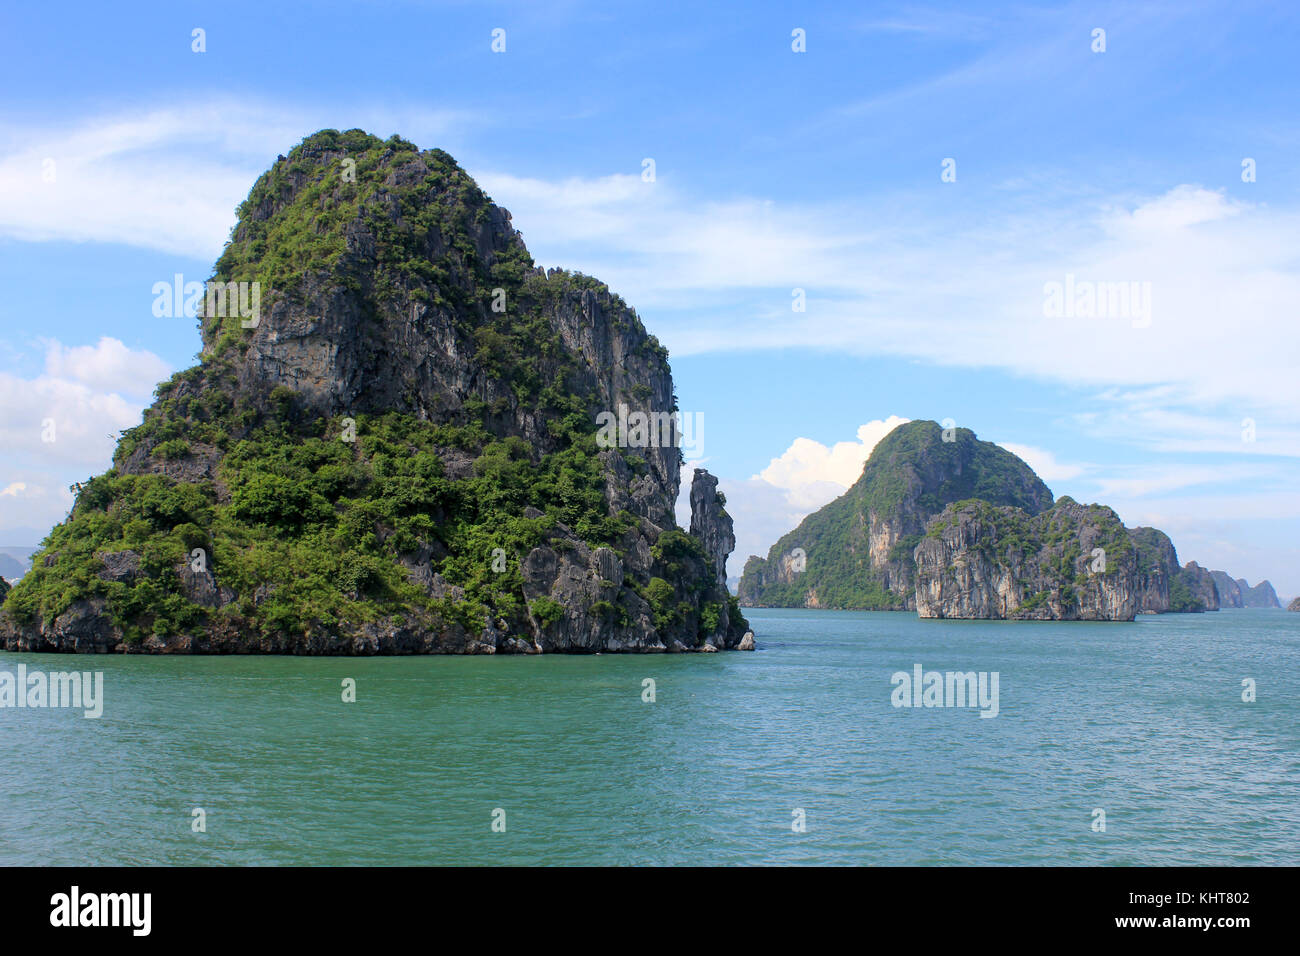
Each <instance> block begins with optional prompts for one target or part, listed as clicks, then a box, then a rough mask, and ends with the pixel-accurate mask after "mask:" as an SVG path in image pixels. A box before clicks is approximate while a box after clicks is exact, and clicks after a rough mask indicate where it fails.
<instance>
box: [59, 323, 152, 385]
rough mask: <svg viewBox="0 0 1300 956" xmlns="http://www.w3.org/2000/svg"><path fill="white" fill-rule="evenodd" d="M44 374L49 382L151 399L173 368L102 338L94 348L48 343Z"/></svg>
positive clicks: (148, 355) (112, 340)
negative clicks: (150, 395) (59, 381)
mask: <svg viewBox="0 0 1300 956" xmlns="http://www.w3.org/2000/svg"><path fill="white" fill-rule="evenodd" d="M45 374H46V375H47V376H49V377H50V378H56V379H68V380H71V381H74V382H80V383H81V384H83V385H86V386H88V387H90V388H92V389H96V390H98V391H102V392H117V393H121V394H123V395H136V396H140V395H149V394H151V393H152V392H153V389H154V386H155V385H156V384H157V383H158V382H160V381H162V380H163V379H165V378H166V377H167V376H168V375H169V374H171V368H170V367H169V366H168V365H167V363H166V362H164V361H163V360H162V359H160V358H159V357H158V356H157V355H154V354H153V353H152V352H147V351H143V350H139V351H137V350H133V349H129V348H127V347H126V346H125V345H124V344H123V343H122V342H120V341H118V340H117V339H113V338H109V337H108V336H103V337H102V338H100V340H99V341H98V342H97V343H96V344H95V345H78V346H75V347H73V348H68V347H66V346H64V345H62V344H60V343H59V342H55V341H49V342H47V343H46V352H45Z"/></svg>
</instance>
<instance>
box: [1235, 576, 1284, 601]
mask: <svg viewBox="0 0 1300 956" xmlns="http://www.w3.org/2000/svg"><path fill="white" fill-rule="evenodd" d="M1245 583H1246V581H1245V579H1244V578H1243V579H1242V580H1241V581H1239V582H1238V584H1240V585H1244V584H1245ZM1241 597H1242V605H1243V606H1244V607H1281V606H1282V602H1281V601H1279V600H1278V599H1277V592H1276V591H1274V590H1273V585H1272V584H1270V583H1269V582H1268V581H1267V580H1265V581H1260V582H1259V583H1258V584H1256V585H1255V586H1254V587H1253V588H1251V587H1248V588H1247V589H1246V591H1245V592H1244V593H1243V594H1242V596H1241Z"/></svg>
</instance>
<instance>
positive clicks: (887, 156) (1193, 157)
mask: <svg viewBox="0 0 1300 956" xmlns="http://www.w3.org/2000/svg"><path fill="white" fill-rule="evenodd" d="M195 28H201V29H203V30H204V31H205V41H206V52H203V53H195V52H193V51H192V49H191V46H192V31H193V30H194V29H195ZM495 28H501V29H504V30H505V31H506V33H505V37H506V50H505V52H504V53H494V52H493V51H492V50H491V42H492V31H493V29H495ZM796 28H799V29H802V30H803V31H805V34H806V52H803V53H796V52H794V51H793V50H792V49H791V42H792V41H791V33H792V31H793V30H794V29H796ZM1096 29H1103V30H1105V51H1104V52H1095V51H1094V50H1093V46H1094V43H1095V41H1094V38H1093V31H1094V30H1096ZM1297 49H1300V15H1298V14H1296V13H1293V12H1292V11H1291V10H1290V9H1288V8H1287V6H1286V5H1264V4H1258V5H1257V4H1251V3H1231V4H1229V3H1170V4H1141V5H1134V4H1105V3H1088V4H1014V5H999V4H980V5H971V4H799V5H795V4H783V3H766V4H765V3H747V4H718V5H708V6H707V7H706V6H705V5H701V4H694V3H684V4H672V3H659V4H644V5H643V4H626V5H624V4H609V3H584V2H571V3H557V4H541V3H528V4H508V3H500V4H493V3H472V4H471V3H404V2H387V3H381V2H375V3H364V2H362V3H350V4H332V3H314V4H310V5H308V4H294V3H276V4H265V3H262V4H246V3H239V2H235V3H221V4H201V3H157V4H148V3H142V4H134V5H132V6H131V8H130V9H129V10H123V9H120V8H113V7H106V6H103V5H100V4H76V3H74V4H64V5H61V6H60V8H59V9H58V10H57V11H56V10H54V9H52V8H51V9H47V8H43V7H40V6H38V5H28V6H27V7H25V8H21V9H19V8H14V7H13V6H12V5H11V7H10V8H7V9H6V10H5V12H4V13H3V14H0V77H2V78H3V82H4V89H5V90H6V92H7V95H6V97H5V98H4V101H3V103H2V104H0V291H2V292H3V294H2V295H0V439H3V441H4V442H5V447H6V449H7V453H6V455H5V457H4V459H3V464H2V465H0V544H3V545H20V544H32V543H35V542H36V540H38V539H39V537H40V536H42V535H43V534H44V533H45V532H46V531H47V530H48V529H49V527H50V525H51V524H52V523H54V522H55V521H57V520H59V519H60V518H61V517H62V516H63V514H64V513H66V509H67V507H68V504H69V503H70V500H69V497H68V495H67V491H66V486H67V485H68V484H69V483H70V482H71V481H75V480H80V479H84V478H85V477H87V476H88V475H90V474H93V473H96V472H98V471H101V470H103V468H104V467H106V465H107V463H108V461H109V456H110V453H111V448H112V444H113V443H112V438H111V436H112V435H113V434H115V433H116V432H117V431H119V430H120V429H121V428H123V427H128V426H129V425H131V424H133V423H135V422H136V421H138V419H139V412H140V408H141V407H142V405H143V404H145V403H146V402H147V400H148V396H149V393H150V391H151V390H152V387H153V384H154V383H155V382H156V381H157V380H158V379H159V378H161V377H164V376H165V375H166V374H168V373H169V372H170V371H173V370H176V369H178V368H182V367H185V366H187V365H189V364H192V361H193V356H194V353H195V351H196V350H197V347H198V335H197V331H196V329H195V327H194V323H193V322H192V321H189V320H185V319H157V318H154V317H153V315H152V312H151V304H152V298H153V297H152V294H151V291H150V290H151V288H152V285H153V283H155V282H157V281H160V280H168V279H170V278H171V276H172V275H174V274H175V273H178V272H179V273H182V274H184V275H186V277H187V279H190V278H192V279H203V278H206V277H207V275H208V273H209V269H210V266H211V263H212V260H213V259H214V258H215V256H216V254H217V253H218V252H219V251H220V248H221V245H222V243H223V241H224V240H225V238H226V236H227V234H228V231H229V228H230V226H231V224H232V223H233V221H234V207H235V205H236V204H237V203H238V202H239V200H240V199H242V198H243V196H244V195H245V194H246V193H247V191H248V188H249V186H251V184H252V181H253V179H254V178H255V177H256V176H257V175H258V173H260V172H261V171H262V170H263V169H264V168H266V166H268V165H269V164H270V163H271V162H272V161H273V160H274V158H275V156H276V155H277V154H280V153H284V152H287V151H288V150H289V149H290V148H291V147H292V146H293V144H294V143H296V142H297V141H298V140H300V139H301V138H302V137H303V136H305V135H307V134H309V133H311V132H313V131H315V130H317V129H320V128H324V127H333V128H337V129H346V128H350V127H353V126H360V127H362V128H364V129H367V130H369V131H371V132H373V133H376V134H378V135H381V136H387V135H389V134H391V133H400V134H401V135H403V136H405V137H407V138H408V139H411V140H413V141H415V142H416V143H418V144H419V145H420V146H423V147H433V146H440V147H442V148H444V149H446V150H447V151H448V152H450V153H451V154H452V155H453V156H455V157H456V158H457V159H458V160H459V161H460V162H461V164H462V165H463V166H464V167H465V168H466V169H467V170H468V171H469V172H470V173H471V174H472V175H473V176H474V177H475V178H476V179H477V180H478V181H479V183H480V184H481V185H482V186H483V187H484V188H485V189H486V190H487V191H488V193H489V194H490V195H492V196H493V197H494V198H495V199H496V200H497V201H498V202H500V203H501V204H502V205H504V206H505V207H506V208H508V209H510V210H511V212H512V214H513V216H514V223H515V225H516V227H517V228H519V230H520V231H521V232H522V233H523V235H524V238H525V240H526V241H527V243H528V245H529V248H530V250H531V251H532V253H533V255H534V257H535V258H536V259H537V260H538V261H539V262H540V263H542V264H543V265H547V266H556V265H563V266H565V267H568V268H575V269H581V270H582V271H585V272H588V273H590V274H593V275H596V276H598V277H600V278H602V279H604V280H605V281H607V282H609V283H610V285H611V286H612V287H613V288H614V290H615V291H617V292H619V293H620V294H622V295H623V296H624V297H625V298H626V299H627V300H628V301H629V302H630V303H631V304H632V305H633V306H635V307H636V308H637V310H638V311H639V313H640V314H641V316H642V318H643V320H644V321H645V322H646V324H647V326H648V327H649V328H650V329H651V330H652V331H654V332H655V333H656V334H657V335H659V337H660V338H661V339H662V340H663V341H664V343H665V344H666V345H667V346H668V347H669V349H670V352H671V354H672V362H673V369H674V375H675V378H676V381H677V389H678V394H679V396H680V401H681V404H682V408H683V409H684V410H686V411H687V412H690V413H692V414H698V415H701V416H702V417H703V422H704V438H703V442H702V443H701V446H700V449H699V454H700V456H701V457H702V458H703V459H704V464H705V465H706V467H708V468H709V469H710V470H711V471H713V472H714V473H715V474H717V475H719V476H720V477H721V479H722V487H723V488H724V489H725V490H726V491H727V493H728V496H729V498H730V500H731V508H730V510H731V511H732V512H733V514H734V515H735V517H736V519H737V534H738V538H739V544H738V548H737V554H736V555H735V556H733V558H732V562H731V571H732V573H733V574H734V573H737V572H738V571H739V567H740V565H741V564H743V561H744V558H745V556H746V555H747V554H749V553H751V552H759V553H765V552H766V548H767V547H768V546H769V545H770V544H771V542H772V541H773V540H774V539H775V538H776V537H777V536H779V535H780V534H781V533H783V532H784V531H786V530H789V528H790V527H792V526H793V524H794V523H795V522H797V520H798V519H799V517H801V516H802V515H803V514H805V513H807V512H808V511H809V510H811V509H813V508H815V507H817V506H819V505H820V504H821V503H824V502H825V501H827V500H829V499H830V498H831V497H833V496H834V495H835V494H836V493H838V492H839V491H842V490H843V487H844V486H845V484H847V482H849V481H851V480H852V478H853V476H854V475H855V474H856V471H857V470H859V469H860V465H861V460H862V456H864V455H865V454H866V453H867V451H868V450H869V448H870V445H871V444H872V443H873V442H874V441H875V440H877V439H878V438H879V436H880V435H881V434H883V433H884V431H885V430H886V429H887V428H888V427H889V425H890V424H891V423H894V422H896V421H898V420H899V419H907V418H934V419H937V420H941V419H944V418H951V419H953V420H954V421H955V422H956V423H957V424H959V425H963V426H967V427H970V428H972V429H974V430H975V431H976V433H977V434H979V435H980V437H982V438H987V439H990V440H994V441H998V442H1000V443H1005V444H1007V445H1008V446H1009V447H1011V448H1012V449H1013V450H1016V451H1017V452H1019V453H1021V454H1023V455H1024V456H1025V457H1026V458H1027V460H1029V461H1030V463H1031V464H1033V465H1034V466H1035V467H1036V468H1037V469H1038V470H1039V471H1040V473H1041V474H1042V475H1043V477H1044V478H1045V480H1047V482H1048V484H1049V485H1050V486H1051V487H1052V489H1053V491H1055V492H1056V493H1057V494H1058V495H1060V494H1070V495H1072V496H1074V497H1076V498H1079V499H1081V500H1085V501H1101V502H1103V503H1105V504H1110V505H1111V506H1113V507H1115V508H1116V510H1117V511H1119V513H1120V515H1121V517H1122V518H1123V519H1124V520H1125V522H1126V523H1128V524H1130V525H1135V524H1155V525H1156V526H1157V527H1160V528H1163V529H1164V530H1166V531H1168V532H1169V533H1170V535H1171V536H1172V537H1173V539H1174V542H1175V544H1176V545H1177V547H1178V549H1179V555H1180V557H1181V558H1182V560H1184V561H1186V560H1190V559H1195V560H1197V561H1199V562H1201V563H1202V564H1205V565H1208V566H1211V567H1214V568H1224V569H1226V570H1228V571H1230V572H1231V573H1232V574H1233V575H1234V576H1239V577H1240V576H1244V577H1247V578H1248V579H1250V580H1251V581H1252V582H1254V581H1256V580H1258V579H1259V578H1262V577H1268V578H1271V579H1272V581H1273V582H1274V584H1275V585H1276V586H1277V587H1278V589H1279V591H1280V592H1282V593H1283V594H1287V595H1293V594H1297V593H1300V545H1297V541H1298V540H1300V496H1297V494H1296V488H1297V478H1300V431H1297V429H1298V427H1300V376H1297V375H1296V374H1295V373H1296V366H1297V359H1300V330H1298V329H1297V322H1296V319H1297V317H1298V316H1300V308H1298V306H1300V256H1298V255H1297V247H1296V237H1297V236H1300V228H1297V227H1300V176H1298V175H1297V173H1298V172H1300V170H1298V166H1300V122H1298V121H1297V114H1296V111H1295V103H1296V100H1297V96H1296V94H1297V85H1298V84H1297V80H1296V71H1295V67H1294V58H1295V51H1296V50H1297ZM646 158H651V159H653V160H654V164H655V173H656V175H655V180H654V182H645V181H644V180H643V178H642V175H641V173H642V168H643V160H644V159H646ZM948 159H951V160H953V161H954V163H955V166H954V167H953V168H955V172H956V176H955V181H949V182H945V181H943V179H942V177H941V172H942V170H943V163H944V161H945V160H948ZM1246 159H1251V160H1253V161H1254V170H1255V178H1254V181H1252V182H1246V181H1243V175H1242V171H1243V167H1242V163H1243V160H1246ZM47 161H51V162H47ZM50 172H52V173H53V175H52V178H51V177H50ZM1067 276H1073V277H1075V279H1077V280H1079V281H1081V282H1099V283H1117V282H1123V283H1129V282H1133V283H1138V284H1139V286H1140V285H1142V284H1147V288H1149V290H1150V295H1151V300H1150V301H1151V309H1150V313H1149V315H1148V316H1146V317H1141V316H1137V317H1129V316H1119V317H1116V316H1103V317H1095V316H1087V315H1072V316H1068V317H1067V316H1053V315H1049V314H1047V310H1046V309H1045V306H1044V300H1045V289H1046V287H1047V285H1048V284H1050V283H1053V282H1062V283H1063V282H1064V281H1065V280H1066V277H1067ZM796 288H799V289H803V290H804V295H805V297H806V303H807V307H806V310H805V311H803V312H794V311H793V310H792V309H791V302H792V290H793V289H796ZM47 417H53V418H54V419H55V420H56V423H57V425H58V429H59V432H58V434H59V437H58V440H56V441H55V442H53V443H49V442H42V441H41V440H40V433H41V423H42V421H43V420H44V419H45V418H47ZM1248 420H1249V422H1251V423H1253V431H1252V430H1251V429H1250V428H1247V427H1246V424H1245V423H1247V421H1248ZM1250 439H1253V440H1250Z"/></svg>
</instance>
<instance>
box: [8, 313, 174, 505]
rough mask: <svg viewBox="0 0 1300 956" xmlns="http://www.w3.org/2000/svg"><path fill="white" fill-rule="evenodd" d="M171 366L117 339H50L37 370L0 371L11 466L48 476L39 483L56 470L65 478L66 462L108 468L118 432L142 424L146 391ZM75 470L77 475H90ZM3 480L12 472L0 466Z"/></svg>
mask: <svg viewBox="0 0 1300 956" xmlns="http://www.w3.org/2000/svg"><path fill="white" fill-rule="evenodd" d="M168 372H169V369H168V367H167V364H166V363H165V362H163V361H162V359H160V358H159V357H158V356H156V355H154V354H153V353H152V352H148V351H143V350H135V349H129V348H127V347H126V346H125V345H123V344H122V343H121V342H120V341H118V340H117V339H112V338H108V337H105V338H101V339H100V340H99V342H98V343H97V344H96V345H93V346H77V347H74V348H66V347H64V346H63V345H62V344H60V343H59V342H55V341H49V342H47V343H46V353H45V369H44V371H43V372H42V373H41V374H40V375H37V376H36V377H35V378H21V377H19V376H17V375H13V374H10V373H8V372H0V443H3V446H4V448H5V450H6V456H5V458H6V465H7V466H8V467H9V468H11V469H18V468H23V467H27V468H32V469H35V470H36V471H37V474H38V475H44V476H45V477H44V479H43V480H38V481H36V482H34V486H42V485H45V484H48V483H49V476H50V475H52V474H58V475H59V476H60V478H62V477H64V476H66V475H67V474H68V473H69V472H68V469H76V470H78V471H81V470H83V469H84V470H99V469H102V468H104V467H107V465H108V463H109V461H110V460H111V458H112V452H113V448H114V447H115V445H116V441H117V437H116V436H117V433H118V432H120V431H121V430H122V429H124V428H130V427H132V426H134V425H138V424H139V423H140V413H141V411H142V410H143V408H144V405H145V403H146V401H147V396H148V395H149V394H150V393H151V392H152V391H153V387H154V385H155V384H157V382H158V381H159V380H160V379H162V378H165V377H166V376H167V374H168ZM46 469H48V470H46ZM73 474H74V478H73V479H72V480H80V479H82V478H85V477H86V474H84V473H81V474H76V473H73ZM0 480H4V481H6V482H8V481H10V477H9V476H7V475H4V474H3V473H0Z"/></svg>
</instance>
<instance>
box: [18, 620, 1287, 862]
mask: <svg viewBox="0 0 1300 956" xmlns="http://www.w3.org/2000/svg"><path fill="white" fill-rule="evenodd" d="M747 614H748V616H749V618H750V622H751V624H752V626H753V628H754V630H755V632H756V634H757V635H758V640H759V650H758V651H757V652H755V653H752V654H746V653H726V654H709V655H702V654H691V655H654V656H621V655H609V654H606V655H600V656H593V657H574V656H559V655H555V656H542V657H505V656H502V657H401V658H292V657H275V658H268V657H146V656H129V657H124V656H120V655H114V656H97V657H90V656H68V655H41V654H4V653H0V670H8V671H10V672H15V671H16V670H17V667H18V665H19V664H25V665H26V666H27V668H28V669H29V670H42V671H46V672H49V671H59V670H69V669H77V670H99V671H102V672H103V674H104V697H105V704H104V715H103V717H102V718H101V719H99V720H88V719H85V718H84V717H83V716H82V713H81V711H71V710H48V709H47V710H30V709H22V710H19V709H3V710H0V742H2V744H3V759H2V760H0V863H4V864H137V863H155V864H456V863H464V864H490V863H516V864H582V863H590V864H678V863H687V864H739V863H747V864H752V863H758V864H764V863H801V864H1139V865H1161V864H1195V865H1201V864H1229V865H1233V864H1283V863H1288V864H1295V863H1297V862H1300V666H1298V665H1300V614H1288V613H1286V612H1283V611H1263V610H1244V611H1221V612H1218V613H1212V614H1193V615H1162V616H1159V617H1143V618H1140V619H1139V620H1138V621H1136V622H1134V623H1132V624H1092V623H1077V622H1071V623H1059V624H1057V623H1042V622H1022V623H1016V622H1011V623H1008V622H999V621H922V620H918V619H917V618H916V617H915V616H914V615H911V614H903V613H857V612H837V611H791V610H750V611H747ZM917 663H919V664H921V665H922V666H923V667H924V668H925V669H926V670H938V671H949V670H953V671H977V672H979V671H984V672H997V673H998V675H999V714H998V716H997V717H996V718H994V719H985V718H981V717H980V716H979V711H978V710H976V709H971V708H956V707H953V708H937V707H936V708H921V709H909V708H895V707H894V706H892V704H891V692H892V690H893V687H892V685H891V682H890V677H891V675H892V674H893V673H895V672H896V671H907V672H909V673H910V672H911V671H912V668H913V665H914V664H917ZM345 678H352V679H354V680H355V681H356V688H357V700H356V702H355V703H344V702H343V700H342V699H341V698H342V692H341V688H342V682H343V680H344V679H345ZM646 678H650V679H653V681H654V682H655V701H654V702H653V703H647V702H645V701H643V699H642V697H643V686H644V685H643V681H644V680H645V679H646ZM1245 678H1252V679H1254V680H1255V681H1256V683H1257V693H1258V699H1257V700H1256V701H1255V702H1254V703H1245V702H1243V701H1242V680H1243V679H1245ZM195 808H202V809H203V810H204V811H205V813H206V825H207V832H205V833H195V832H193V830H192V827H191V820H192V818H193V817H192V814H193V811H194V809H195ZM498 809H500V810H503V811H504V820H505V832H495V831H494V830H493V827H492V822H493V812H494V810H498ZM1096 809H1101V810H1104V811H1105V814H1106V830H1105V832H1096V831H1094V829H1093V820H1094V815H1093V811H1094V810H1096ZM797 810H802V811H803V813H802V817H803V819H804V820H805V821H806V827H805V830H804V832H795V831H794V829H793V828H792V821H794V820H795V812H796V811H797ZM497 816H498V819H499V818H500V816H501V815H500V814H498V815H497Z"/></svg>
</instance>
